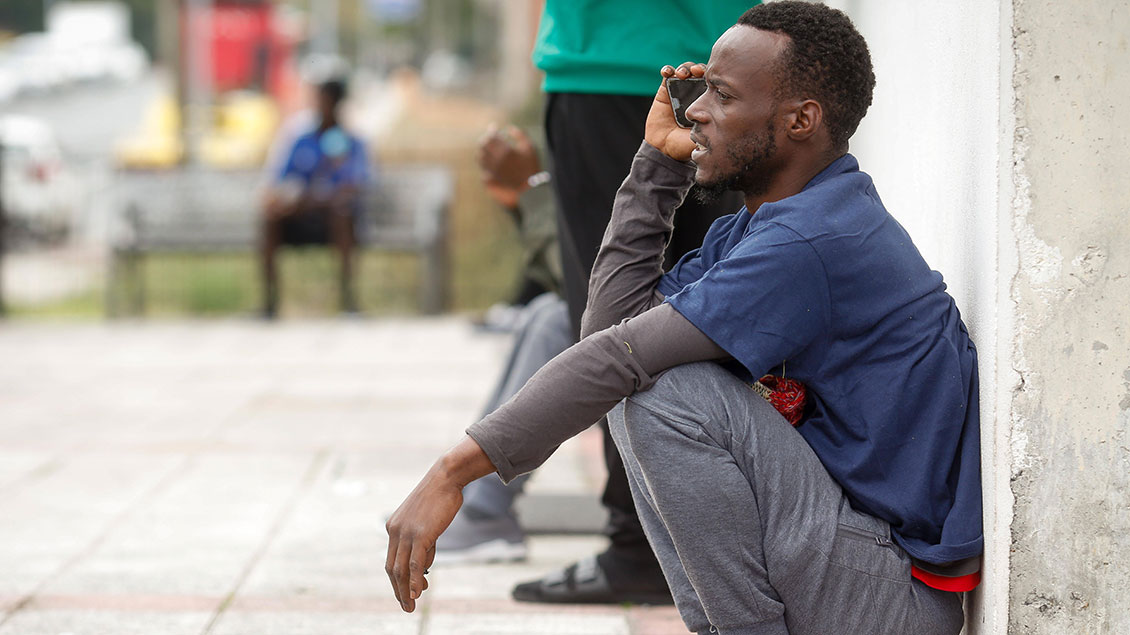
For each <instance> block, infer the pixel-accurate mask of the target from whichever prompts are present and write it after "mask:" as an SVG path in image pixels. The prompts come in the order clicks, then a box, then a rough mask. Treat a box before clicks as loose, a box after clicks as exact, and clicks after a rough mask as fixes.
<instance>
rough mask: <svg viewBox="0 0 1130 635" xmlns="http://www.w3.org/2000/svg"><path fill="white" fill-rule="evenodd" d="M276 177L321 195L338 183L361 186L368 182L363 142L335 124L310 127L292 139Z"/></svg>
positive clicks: (333, 189)
mask: <svg viewBox="0 0 1130 635" xmlns="http://www.w3.org/2000/svg"><path fill="white" fill-rule="evenodd" d="M276 180H277V181H280V182H282V181H290V180H295V181H298V182H300V183H301V184H302V185H303V186H305V187H308V188H310V189H311V190H313V192H314V194H315V196H323V197H325V198H329V195H330V194H332V193H333V191H335V190H336V189H337V188H338V187H340V186H342V185H352V186H357V187H361V186H364V185H366V184H367V183H368V182H369V161H368V159H367V157H366V153H365V145H364V144H363V143H362V142H361V140H360V139H358V138H357V137H355V136H353V135H351V134H349V133H347V132H345V131H344V130H342V129H341V128H339V127H337V126H334V127H332V128H329V129H327V130H325V131H324V132H319V131H318V130H312V131H310V132H308V133H306V134H304V135H302V136H300V137H298V138H297V139H295V141H294V145H293V146H292V147H291V149H290V154H289V155H288V156H287V159H286V162H285V163H283V166H282V169H281V170H280V171H279V173H278V174H277V175H276Z"/></svg>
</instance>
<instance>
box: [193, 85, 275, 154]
mask: <svg viewBox="0 0 1130 635" xmlns="http://www.w3.org/2000/svg"><path fill="white" fill-rule="evenodd" d="M278 126H279V109H278V106H276V105H275V102H274V101H273V100H272V99H271V98H269V97H266V96H264V95H262V94H259V93H252V92H245V91H239V92H234V93H228V94H227V95H224V97H223V98H222V100H221V102H220V104H219V105H217V106H216V110H215V127H213V128H212V130H211V131H209V132H208V134H206V135H205V136H204V138H203V139H201V141H200V160H201V161H202V162H203V163H205V164H206V165H210V166H213V167H218V168H233V169H234V168H256V167H259V166H260V165H262V164H263V159H264V158H265V157H266V156H267V149H268V148H269V147H270V146H271V140H272V139H273V138H274V135H275V129H277V128H278Z"/></svg>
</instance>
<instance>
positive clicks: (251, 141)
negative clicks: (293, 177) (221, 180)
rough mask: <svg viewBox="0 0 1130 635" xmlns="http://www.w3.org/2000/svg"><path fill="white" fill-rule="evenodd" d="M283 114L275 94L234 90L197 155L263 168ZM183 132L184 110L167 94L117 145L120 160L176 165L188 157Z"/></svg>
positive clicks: (139, 165)
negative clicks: (133, 130)
mask: <svg viewBox="0 0 1130 635" xmlns="http://www.w3.org/2000/svg"><path fill="white" fill-rule="evenodd" d="M279 118H280V117H279V110H278V107H277V106H276V105H275V102H274V101H273V100H272V99H271V98H269V97H266V96H264V95H262V94H259V93H253V92H246V91H238V92H233V93H228V94H226V95H224V96H223V97H222V98H221V99H220V102H219V103H218V104H217V105H216V106H215V107H214V109H213V113H212V127H211V129H209V130H208V131H207V132H206V133H205V134H204V136H203V137H202V138H201V139H200V143H199V147H198V148H197V151H196V154H197V157H198V158H199V159H200V161H201V163H203V164H205V165H208V166H212V167H217V168H226V169H246V168H257V167H259V166H260V165H262V164H263V159H264V158H265V157H266V155H267V149H268V148H269V147H270V145H271V140H272V139H273V137H274V134H275V129H276V128H278V126H279ZM180 134H181V113H180V109H179V108H178V107H177V104H176V101H174V100H173V98H172V97H171V96H167V95H166V96H162V97H160V98H159V99H158V100H157V101H155V102H154V103H153V104H152V105H151V106H150V107H149V110H148V111H147V113H146V115H145V118H144V119H143V120H142V124H141V128H140V130H138V131H137V132H135V133H134V134H132V135H130V136H129V137H128V138H126V139H123V140H122V141H120V142H119V143H118V144H117V146H116V148H115V150H114V158H115V160H116V162H117V164H118V166H119V167H123V168H129V169H142V170H153V169H168V168H173V167H175V166H177V165H179V164H180V163H181V160H182V159H183V158H184V156H185V147H184V143H183V141H182V140H181V137H180Z"/></svg>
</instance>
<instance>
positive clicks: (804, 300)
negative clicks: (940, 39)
mask: <svg viewBox="0 0 1130 635" xmlns="http://www.w3.org/2000/svg"><path fill="white" fill-rule="evenodd" d="M659 290H660V292H662V293H664V294H665V295H666V296H667V301H668V302H669V303H670V304H671V305H672V306H673V307H674V308H675V309H676V310H677V311H678V312H679V313H680V314H682V315H683V316H684V317H686V318H687V319H688V320H690V321H691V322H692V323H693V324H694V325H695V326H697V327H698V328H699V329H700V330H701V331H702V332H703V333H705V334H706V335H707V336H708V337H710V339H712V340H713V341H714V342H715V343H717V344H718V345H719V346H721V347H722V348H723V349H725V350H726V351H727V352H728V353H730V354H731V355H733V356H734V358H735V359H736V360H737V361H738V362H740V363H741V364H742V365H743V366H744V367H745V368H746V369H747V370H748V371H749V372H750V373H751V374H752V376H753V377H760V376H761V375H764V374H765V373H768V372H770V371H775V372H776V373H778V374H779V373H781V367H782V366H783V371H784V374H785V375H786V376H788V377H791V378H795V379H799V380H800V381H803V382H804V383H805V384H806V385H807V386H808V389H809V401H810V404H809V406H808V408H807V410H806V418H805V420H804V422H803V424H802V425H801V426H800V427H799V428H798V430H799V432H800V434H801V435H802V436H803V437H804V439H805V440H806V441H807V442H808V443H809V445H810V446H812V449H813V450H814V451H815V452H816V455H817V456H818V457H819V458H820V460H821V462H822V463H823V464H824V467H825V468H827V470H828V473H829V474H831V476H832V477H833V478H834V479H835V480H836V481H837V482H838V483H839V484H840V485H841V486H842V487H843V489H844V492H845V493H846V495H847V496H848V498H849V500H850V501H851V503H852V506H853V507H855V508H856V509H858V510H860V511H863V512H867V513H869V514H872V515H874V516H877V517H879V518H882V519H884V520H886V521H887V522H889V523H890V524H891V530H892V536H893V538H894V539H895V540H896V541H897V542H898V544H899V545H901V546H902V547H903V548H904V549H905V550H906V551H907V552H908V553H909V554H910V555H911V556H914V557H916V558H919V559H921V560H924V561H926V562H932V563H945V562H951V561H955V560H960V559H963V558H969V557H973V556H976V555H978V554H980V553H981V550H982V543H983V539H982V530H981V472H980V466H981V463H980V436H979V425H980V424H979V418H978V404H977V353H976V350H975V349H974V347H973V343H972V342H971V341H970V339H969V334H968V332H967V331H966V329H965V325H964V324H962V322H961V317H960V315H959V314H958V311H957V307H956V306H955V305H954V301H953V298H951V297H950V296H949V294H948V293H946V285H945V283H944V282H942V276H941V274H939V273H938V272H936V271H932V270H931V269H930V267H929V266H928V265H927V264H926V262H925V260H923V258H922V256H921V254H919V252H918V249H917V248H916V247H915V246H914V244H913V243H912V242H911V240H910V236H909V235H908V234H907V233H906V231H905V230H904V229H903V228H902V226H900V225H899V224H898V222H897V221H895V219H894V218H893V217H891V215H890V214H888V213H887V210H886V209H885V208H884V207H883V203H882V201H880V200H879V194H878V193H877V192H876V191H875V186H874V185H873V184H872V181H871V177H869V176H868V175H867V174H865V173H863V172H860V171H859V164H858V162H857V161H856V159H855V157H853V156H851V155H850V154H848V155H844V156H842V157H840V158H839V159H837V160H836V161H834V162H833V163H832V164H831V165H829V166H828V167H827V168H826V169H824V171H822V172H821V173H820V174H819V175H817V176H816V177H815V178H814V179H812V181H811V182H810V183H808V185H806V186H805V188H804V190H803V191H801V192H800V193H798V194H796V195H794V196H790V197H789V198H786V199H784V200H781V201H777V202H774V203H767V204H765V205H762V206H761V207H760V208H759V209H758V210H757V212H756V213H755V214H750V213H748V212H747V211H746V210H745V209H744V208H743V209H742V210H741V211H740V212H738V213H737V214H733V215H731V216H725V217H722V218H720V219H718V220H717V221H716V222H715V223H714V225H713V226H712V227H711V228H710V231H709V232H708V233H707V236H706V238H705V240H704V242H703V246H702V248H701V249H699V250H697V251H693V252H691V253H689V254H687V255H686V256H684V257H683V259H682V260H680V261H679V263H678V264H677V265H675V267H674V268H673V269H672V270H671V271H670V272H669V273H667V274H666V275H665V276H664V277H663V278H662V280H661V281H660V284H659Z"/></svg>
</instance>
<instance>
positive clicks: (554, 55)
mask: <svg viewBox="0 0 1130 635" xmlns="http://www.w3.org/2000/svg"><path fill="white" fill-rule="evenodd" d="M755 4H758V2H756V1H755V0H712V1H711V2H695V1H691V0H546V3H545V8H544V10H543V12H542V18H541V25H540V27H539V29H538V36H537V43H536V45H535V47H534V53H533V61H534V64H535V65H536V66H537V67H538V68H539V69H541V70H542V71H544V72H545V82H544V85H543V88H544V90H545V92H546V97H547V104H546V112H545V131H546V139H547V141H548V146H549V153H550V156H551V157H552V159H553V160H552V168H551V170H552V175H553V182H554V190H555V192H556V198H557V209H558V212H557V224H558V239H559V241H560V244H561V259H562V264H563V269H564V271H563V273H564V295H565V300H566V302H567V303H568V306H569V314H570V320H571V322H572V328H573V334H574V337H576V335H577V334H578V333H580V322H581V313H582V312H583V311H584V308H585V303H586V301H587V297H588V281H589V274H590V273H591V271H592V265H593V261H594V260H595V259H596V254H597V251H598V250H599V248H600V243H601V239H602V237H603V236H604V230H605V227H606V226H607V225H608V220H609V218H610V217H611V214H612V201H613V198H614V197H615V195H616V190H617V189H618V188H619V187H620V183H621V182H622V181H623V180H624V178H625V177H626V176H627V175H628V172H629V169H630V168H631V164H632V157H633V156H634V155H635V153H636V150H637V148H638V147H639V144H640V139H642V138H643V132H644V122H645V120H646V119H647V113H648V110H649V109H650V108H651V103H652V100H653V98H654V96H655V85H656V82H657V81H658V80H659V69H660V68H661V67H662V66H664V65H665V64H669V63H670V62H671V60H705V59H707V58H708V57H709V56H710V48H711V45H712V44H713V43H714V41H715V40H716V39H717V38H718V36H720V35H721V34H722V33H723V32H724V31H726V29H728V28H729V27H730V26H731V25H733V24H734V21H735V20H737V19H738V17H739V16H741V15H742V13H744V12H745V11H746V10H747V9H749V8H750V7H751V6H752V5H755ZM740 206H741V203H740V198H738V197H736V196H734V197H724V198H722V199H719V200H718V201H715V202H713V203H702V202H699V201H698V200H697V199H696V197H695V196H694V195H693V193H692V195H691V196H688V197H687V199H686V202H685V203H684V204H683V206H682V207H681V208H680V209H679V212H678V214H677V215H676V222H675V230H674V234H673V236H672V239H671V242H670V244H669V246H668V248H667V265H668V266H670V265H671V264H673V263H674V262H675V261H677V260H678V258H679V257H680V256H682V255H683V254H684V253H686V252H687V251H690V250H691V249H695V248H697V247H698V246H699V245H701V244H702V239H703V237H704V236H705V234H706V230H707V229H709V227H710V224H711V223H712V222H713V221H714V220H715V219H716V218H718V217H719V216H721V215H723V214H729V213H732V212H734V211H735V210H737V209H738V208H739V207H740ZM594 423H595V422H594ZM600 423H601V427H602V428H603V429H604V457H605V463H606V465H607V466H608V482H607V484H606V486H605V490H604V493H603V496H602V498H601V502H602V503H603V504H604V506H605V507H606V508H607V509H608V512H609V523H608V528H607V530H606V533H607V534H608V536H609V539H610V544H609V547H608V549H607V550H605V551H604V552H603V553H600V554H598V555H596V556H595V557H593V558H588V559H586V560H582V561H581V562H579V563H576V564H573V565H570V566H569V567H566V568H565V570H563V571H557V572H553V573H550V574H549V575H547V576H545V577H544V578H541V579H539V580H534V581H530V582H525V583H522V584H519V585H518V586H516V587H515V588H514V591H513V595H514V598H515V599H517V600H519V601H525V602H568V603H573V602H584V603H620V602H642V603H652V604H659V603H667V604H669V603H670V602H671V595H670V591H669V590H668V588H667V582H666V581H665V580H664V578H663V573H662V571H661V570H660V568H659V563H658V562H657V561H656V559H655V554H654V553H653V552H652V550H651V547H650V546H649V545H648V542H647V538H646V536H645V535H644V532H643V527H642V526H641V524H640V520H639V517H638V515H637V514H636V509H635V505H634V504H633V502H632V494H631V490H630V489H629V486H628V479H627V476H626V473H625V471H624V463H623V461H622V460H621V457H620V454H619V452H618V451H617V450H616V446H615V445H614V443H613V441H612V438H611V435H610V434H609V432H608V425H607V422H606V421H604V420H602V421H601V422H600Z"/></svg>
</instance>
